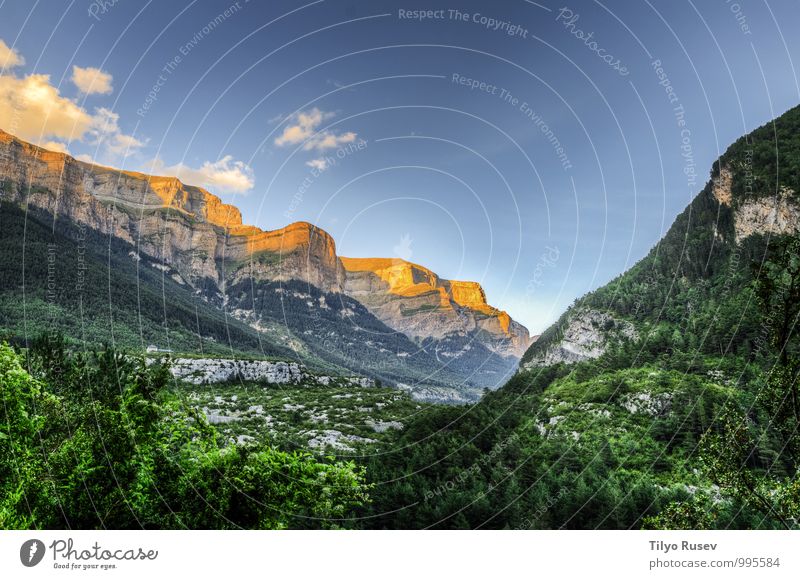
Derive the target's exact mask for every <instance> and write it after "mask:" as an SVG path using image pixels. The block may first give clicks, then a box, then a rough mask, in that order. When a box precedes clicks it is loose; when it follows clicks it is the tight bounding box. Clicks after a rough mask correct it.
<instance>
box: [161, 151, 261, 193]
mask: <svg viewBox="0 0 800 579" xmlns="http://www.w3.org/2000/svg"><path fill="white" fill-rule="evenodd" d="M148 172H150V173H151V174H153V175H166V176H171V177H177V178H178V179H180V180H181V181H183V182H184V183H187V184H189V185H195V186H202V187H206V188H208V189H212V190H215V191H219V192H225V193H246V192H247V191H249V190H251V189H252V188H253V186H254V185H255V178H254V176H253V170H252V169H251V168H250V167H249V166H248V165H246V164H245V163H243V162H242V161H234V160H233V157H231V156H230V155H226V156H224V157H223V158H222V159H220V160H219V161H216V162H214V163H211V162H209V161H206V162H205V163H203V166H202V167H199V168H196V169H195V168H192V167H189V166H187V165H184V164H183V163H178V164H177V165H172V166H169V167H168V166H166V165H165V164H164V162H163V161H162V160H161V159H154V160H153V161H152V163H150V165H149V166H148Z"/></svg>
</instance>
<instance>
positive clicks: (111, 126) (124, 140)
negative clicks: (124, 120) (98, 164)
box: [86, 107, 147, 159]
mask: <svg viewBox="0 0 800 579" xmlns="http://www.w3.org/2000/svg"><path fill="white" fill-rule="evenodd" d="M86 141H87V143H89V144H90V145H93V146H95V147H97V148H98V149H99V150H100V153H101V156H104V157H106V158H110V159H116V158H125V157H130V156H131V155H132V154H134V153H136V152H137V151H138V150H139V149H141V148H142V147H144V146H145V145H146V144H147V143H146V142H144V141H140V140H139V139H137V138H136V137H133V136H131V135H126V134H124V133H123V132H122V130H121V129H120V128H119V115H118V114H117V113H115V112H113V111H110V110H109V109H107V108H105V107H100V108H97V109H95V115H94V117H92V123H91V126H90V127H89V130H88V131H87V139H86Z"/></svg>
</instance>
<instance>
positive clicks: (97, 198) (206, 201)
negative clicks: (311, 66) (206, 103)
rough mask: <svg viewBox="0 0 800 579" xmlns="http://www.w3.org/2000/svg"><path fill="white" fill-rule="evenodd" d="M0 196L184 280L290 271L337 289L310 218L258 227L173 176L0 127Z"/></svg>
mask: <svg viewBox="0 0 800 579" xmlns="http://www.w3.org/2000/svg"><path fill="white" fill-rule="evenodd" d="M0 178H1V179H2V180H3V182H4V186H3V198H4V199H6V200H12V201H16V202H18V203H22V204H26V205H29V206H33V207H37V208H39V209H43V210H45V211H47V212H49V213H52V214H54V215H59V216H63V217H66V218H68V219H71V220H72V221H75V222H77V223H80V224H83V225H86V226H88V227H90V228H92V229H94V230H97V231H101V232H102V233H105V234H109V235H113V236H115V237H117V238H119V239H122V240H124V241H127V242H129V243H131V244H133V245H135V246H136V247H137V248H138V249H139V251H140V252H142V253H144V254H145V255H147V256H149V257H151V258H154V259H157V260H159V261H161V262H163V264H164V265H165V266H168V267H170V268H171V269H172V270H174V271H175V272H176V273H177V274H178V275H179V276H180V277H181V278H183V280H185V281H186V282H188V283H189V284H190V285H192V286H198V287H200V286H206V287H207V284H206V282H207V281H209V280H210V281H211V282H212V285H213V286H216V287H217V288H219V290H220V291H221V292H224V289H225V285H226V283H228V282H229V281H231V280H236V279H238V278H239V277H241V276H258V277H265V278H269V279H272V280H289V279H297V280H300V281H305V282H308V283H310V284H313V285H315V286H317V287H319V288H321V289H323V290H325V291H333V292H338V291H340V290H341V286H342V283H343V280H344V270H343V268H342V266H341V263H340V262H339V260H338V258H337V256H336V246H335V243H334V241H333V239H332V238H331V237H330V235H328V234H327V233H326V232H324V231H323V230H321V229H319V228H317V227H314V226H313V225H311V224H309V223H294V224H291V225H289V226H287V227H285V228H283V229H278V230H275V231H263V230H261V229H259V228H257V227H254V226H251V225H245V224H243V223H242V216H241V213H240V212H239V210H238V209H237V208H236V207H234V206H232V205H226V204H224V203H222V201H221V200H220V199H219V198H218V197H216V196H214V195H212V194H211V193H209V192H208V191H206V190H204V189H201V188H199V187H192V186H189V185H185V184H183V183H182V182H181V181H180V180H178V179H176V178H174V177H155V176H150V175H145V174H143V173H135V172H130V171H120V170H117V169H111V168H107V167H101V166H98V165H92V164H89V163H84V162H82V161H78V160H76V159H74V158H73V157H70V156H69V155H65V154H63V153H55V152H52V151H48V150H46V149H42V148H40V147H36V146H34V145H30V144H28V143H25V142H24V141H21V140H19V139H17V138H15V137H13V136H12V135H9V134H8V133H5V132H3V131H0Z"/></svg>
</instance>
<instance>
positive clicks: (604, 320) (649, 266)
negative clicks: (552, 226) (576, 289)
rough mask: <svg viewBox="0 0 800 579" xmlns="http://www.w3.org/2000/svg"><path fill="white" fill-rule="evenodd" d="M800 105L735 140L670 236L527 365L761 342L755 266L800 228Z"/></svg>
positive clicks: (536, 349)
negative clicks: (754, 288) (617, 353)
mask: <svg viewBox="0 0 800 579" xmlns="http://www.w3.org/2000/svg"><path fill="white" fill-rule="evenodd" d="M798 153H800V107H795V108H794V109H791V110H789V111H788V112H786V113H785V114H783V115H782V116H780V117H779V118H777V119H775V121H773V122H771V123H769V124H767V125H765V126H763V127H760V128H758V129H756V130H755V131H753V132H752V133H751V134H749V135H747V136H744V137H742V138H740V139H739V140H737V141H736V142H735V143H734V144H732V145H731V146H730V147H729V148H728V150H727V151H726V152H725V154H724V155H722V156H721V157H720V159H719V160H718V161H717V162H716V163H715V164H714V167H713V168H712V170H711V179H710V180H709V181H708V183H707V184H706V186H705V187H704V189H703V190H702V191H701V192H700V193H699V194H698V195H697V197H695V199H694V200H693V201H692V202H691V204H690V205H689V207H687V208H686V210H685V211H684V212H683V213H682V214H681V215H679V216H678V217H677V219H676V220H675V223H674V224H673V225H672V226H671V227H670V229H669V231H668V232H667V234H666V235H665V236H664V238H663V239H662V240H661V241H660V242H659V243H658V245H657V246H656V247H654V248H653V249H652V250H651V251H650V253H649V254H648V255H647V256H646V257H645V258H644V259H642V260H641V261H640V262H639V263H637V264H636V265H634V267H632V268H631V269H630V270H629V271H627V272H625V273H624V274H622V275H620V276H619V277H617V278H616V279H615V280H613V281H612V282H610V283H609V284H607V285H606V286H604V287H601V288H599V289H598V290H595V291H594V292H592V293H590V294H587V295H586V296H584V297H582V298H581V299H579V300H577V301H576V303H575V304H574V305H573V306H572V307H570V308H569V309H568V310H567V311H566V312H565V313H564V314H563V315H562V316H561V318H560V319H559V320H558V321H557V322H556V323H555V324H554V325H553V326H551V327H550V328H548V329H547V330H546V331H545V332H544V333H543V334H542V335H541V337H540V338H539V339H538V340H536V341H535V342H534V343H533V344H532V345H531V347H530V348H529V349H528V351H527V352H526V353H525V355H524V356H523V358H522V367H523V368H532V367H538V366H543V365H550V364H554V363H558V362H567V363H569V362H579V361H582V360H588V359H593V358H598V357H600V356H602V355H603V354H604V353H606V352H607V351H609V349H611V348H612V347H616V348H617V349H620V348H622V349H624V348H626V347H627V348H629V350H630V351H631V352H635V353H637V354H636V355H637V356H640V357H641V356H647V355H648V352H651V353H658V352H661V353H662V354H663V353H664V352H673V353H674V352H677V351H686V350H687V349H688V350H690V351H696V352H700V353H705V354H709V355H719V354H720V353H721V352H725V353H727V354H740V355H742V356H749V355H751V353H752V352H754V351H757V350H758V348H759V347H760V345H759V340H760V338H759V333H760V332H761V329H762V325H763V324H762V323H761V322H760V321H759V314H758V312H757V311H756V310H757V308H756V305H755V304H756V302H757V300H756V299H755V298H754V296H753V295H752V287H751V283H750V282H751V281H752V280H753V275H754V272H753V268H751V266H750V264H754V263H755V264H757V263H761V262H762V261H763V260H764V257H765V255H767V254H768V253H769V252H770V251H771V244H772V243H773V242H774V241H778V240H779V239H778V238H780V237H781V236H786V235H793V234H797V233H798V232H800V198H798V195H797V193H796V192H797V191H798V190H800V163H798V159H799V158H800V154H798Z"/></svg>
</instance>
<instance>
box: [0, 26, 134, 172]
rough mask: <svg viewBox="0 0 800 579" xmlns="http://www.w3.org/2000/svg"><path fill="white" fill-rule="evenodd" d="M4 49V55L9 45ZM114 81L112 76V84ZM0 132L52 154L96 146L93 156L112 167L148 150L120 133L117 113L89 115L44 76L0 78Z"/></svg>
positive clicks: (108, 111) (128, 136) (108, 112)
mask: <svg viewBox="0 0 800 579" xmlns="http://www.w3.org/2000/svg"><path fill="white" fill-rule="evenodd" d="M0 44H1V46H0V51H1V50H2V49H3V48H4V47H5V44H3V43H2V41H0ZM20 58H21V57H20ZM75 70H78V69H77V67H76V68H75ZM80 70H81V71H87V70H97V69H80ZM98 72H99V73H100V74H101V75H105V73H102V72H100V71H99V70H98ZM110 79H111V77H110V75H108V81H109V83H110ZM98 87H100V88H102V89H103V90H105V88H104V87H103V86H102V83H101V84H99V85H98V84H95V85H94V86H93V88H92V90H93V91H94V92H97V89H98ZM108 88H109V90H110V84H109V86H108ZM0 127H2V128H3V129H5V130H6V131H8V132H10V133H12V134H14V135H16V136H18V137H20V138H21V139H25V140H26V141H30V142H31V143H34V144H36V145H40V146H43V147H44V148H46V149H50V150H53V151H60V152H67V145H68V144H69V143H70V142H71V141H79V142H84V143H86V144H87V145H90V146H94V147H96V151H95V153H94V154H95V156H96V157H98V158H102V159H105V160H106V161H108V162H113V161H115V160H117V159H119V158H124V157H127V156H129V155H131V154H133V153H135V152H137V151H138V150H139V149H141V148H142V147H143V146H144V145H145V142H143V141H141V140H139V139H137V138H136V137H133V136H131V135H126V134H125V133H123V132H122V129H120V126H119V115H118V114H116V113H114V112H112V111H110V110H109V109H106V108H103V107H100V108H97V109H95V111H94V114H92V113H89V112H88V111H87V110H86V109H84V108H83V107H81V106H80V105H78V104H77V103H76V102H75V101H73V100H71V99H69V98H67V97H65V96H62V95H61V93H60V92H59V90H58V88H56V87H55V86H53V85H52V84H51V82H50V76H49V75H46V74H29V75H27V76H24V77H18V76H15V75H13V74H0ZM64 141H66V143H65V142H64Z"/></svg>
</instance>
